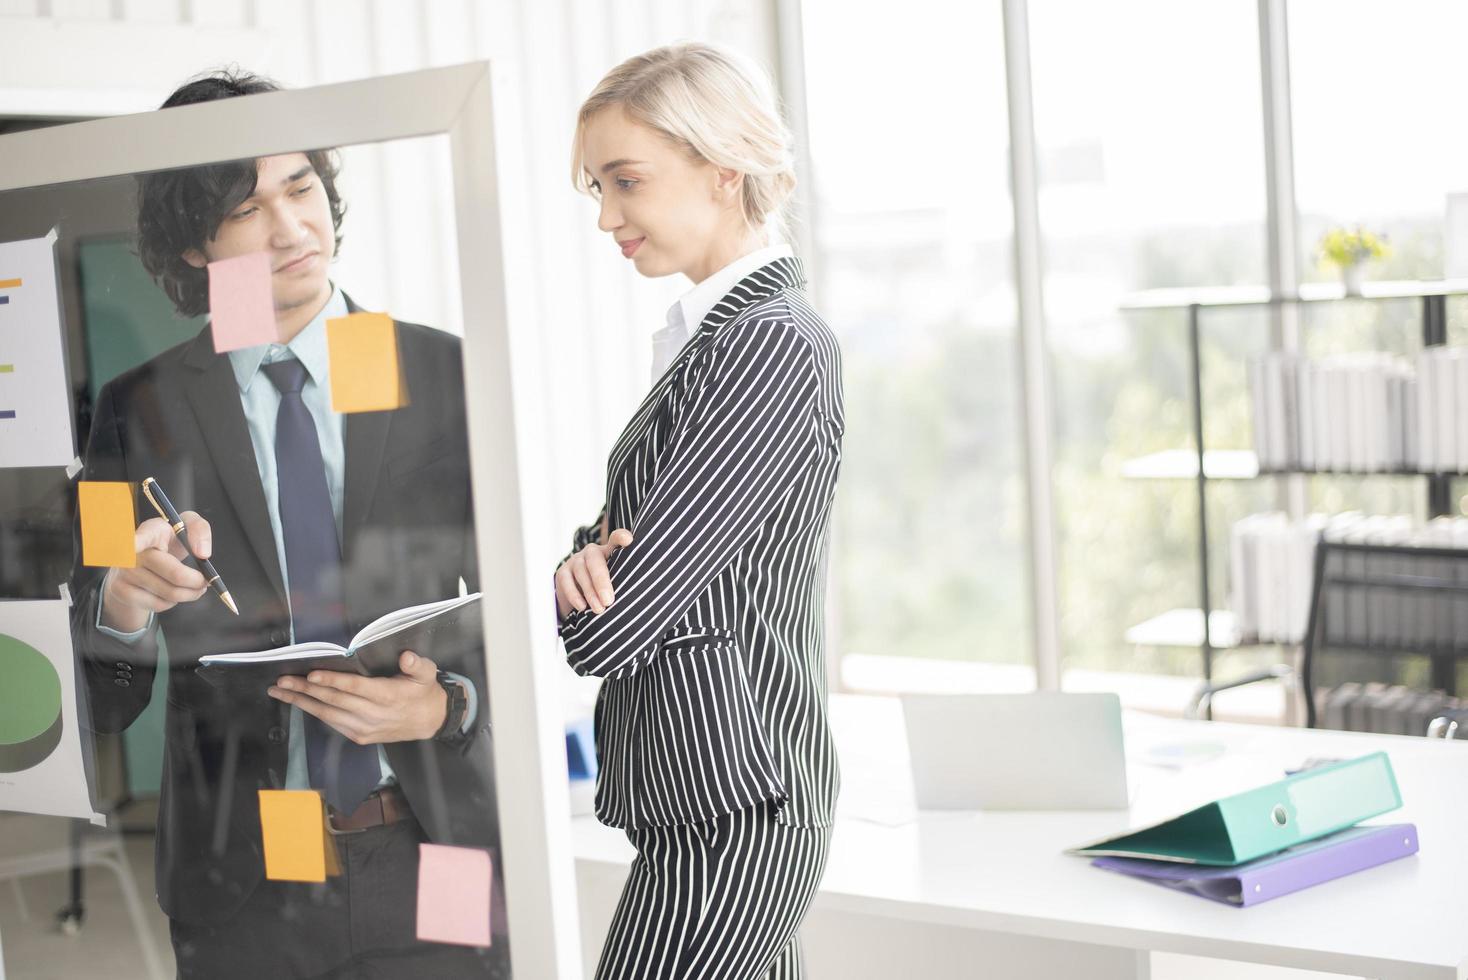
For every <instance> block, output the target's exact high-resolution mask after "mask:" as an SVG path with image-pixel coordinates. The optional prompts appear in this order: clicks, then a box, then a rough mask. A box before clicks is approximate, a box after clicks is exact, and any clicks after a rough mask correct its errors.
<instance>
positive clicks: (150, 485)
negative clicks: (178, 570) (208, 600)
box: [143, 476, 240, 616]
mask: <svg viewBox="0 0 1468 980" xmlns="http://www.w3.org/2000/svg"><path fill="white" fill-rule="evenodd" d="M143 496H145V497H147V498H148V503H150V504H152V505H153V509H154V510H156V511H157V512H158V516H159V517H161V518H163V519H164V520H165V521H167V522H168V526H169V527H171V528H173V534H174V537H176V538H178V542H179V544H181V545H183V547H184V559H183V563H184V564H185V565H187V566H189V567H190V568H192V569H194V570H195V571H197V572H199V573H200V574H202V575H203V576H204V577H205V578H207V579H208V580H209V587H210V588H211V589H213V590H214V592H215V594H216V595H218V596H219V601H220V602H223V603H224V604H225V605H226V606H228V607H229V611H230V612H232V613H234V614H235V615H236V616H238V615H239V614H240V610H239V607H238V606H236V605H235V604H234V599H233V598H232V597H231V596H230V594H229V589H228V588H227V587H226V586H225V584H224V579H222V578H220V577H219V573H218V572H216V571H215V570H214V564H213V563H212V562H210V561H209V559H207V558H195V557H194V549H193V548H190V547H189V533H188V531H187V530H185V529H184V522H183V518H182V517H179V516H178V511H176V510H174V509H173V503H172V502H171V501H170V500H169V499H168V494H166V493H164V492H163V488H162V487H160V486H159V485H158V481H157V480H155V479H153V478H152V477H151V476H150V477H148V478H147V479H146V480H144V481H143ZM201 562H202V563H203V564H202V567H200V563H201Z"/></svg>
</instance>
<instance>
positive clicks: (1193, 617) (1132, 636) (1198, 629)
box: [1126, 609, 1252, 650]
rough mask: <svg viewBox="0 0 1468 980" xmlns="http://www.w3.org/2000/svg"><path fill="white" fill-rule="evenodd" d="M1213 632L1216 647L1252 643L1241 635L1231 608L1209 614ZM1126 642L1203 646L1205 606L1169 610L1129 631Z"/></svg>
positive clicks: (1147, 644) (1134, 643)
mask: <svg viewBox="0 0 1468 980" xmlns="http://www.w3.org/2000/svg"><path fill="white" fill-rule="evenodd" d="M1208 625H1209V627H1210V632H1211V633H1212V634H1213V649H1215V650H1226V649H1229V648H1232V647H1239V646H1250V645H1252V644H1250V643H1246V642H1244V640H1243V638H1242V637H1240V636H1239V628H1238V622H1237V620H1236V619H1235V617H1234V614H1233V613H1232V612H1230V611H1228V610H1227V609H1215V610H1213V612H1211V613H1210V614H1209V615H1208ZM1126 641H1127V642H1128V643H1130V644H1132V645H1133V646H1141V647H1201V646H1202V645H1203V611H1202V610H1201V609H1169V610H1168V611H1167V612H1165V613H1163V614H1162V615H1160V616H1153V617H1152V618H1151V619H1149V620H1147V621H1146V622H1145V623H1138V624H1137V625H1136V626H1133V627H1132V628H1131V629H1129V630H1127V631H1126Z"/></svg>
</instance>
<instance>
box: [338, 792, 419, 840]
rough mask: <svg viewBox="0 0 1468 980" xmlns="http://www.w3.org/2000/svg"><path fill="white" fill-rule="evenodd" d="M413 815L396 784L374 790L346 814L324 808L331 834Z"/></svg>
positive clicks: (387, 822) (377, 825)
mask: <svg viewBox="0 0 1468 980" xmlns="http://www.w3.org/2000/svg"><path fill="white" fill-rule="evenodd" d="M412 816H413V809H412V808H411V807H410V806H408V798H407V797H406V796H404V795H403V791H402V790H401V789H399V788H398V787H396V786H384V787H382V788H381V789H377V790H374V791H373V792H372V793H371V794H370V795H369V796H368V797H367V799H365V800H363V801H362V805H361V806H359V807H357V809H355V810H353V811H352V812H351V813H348V814H341V813H338V812H337V811H336V810H335V809H334V808H332V807H327V808H326V826H327V829H329V830H330V831H331V832H332V833H333V834H355V833H360V832H361V831H364V830H370V829H371V828H373V827H385V826H387V825H388V824H395V823H397V822H398V821H399V820H407V819H409V818H410V817H412Z"/></svg>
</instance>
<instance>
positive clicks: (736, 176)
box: [714, 167, 744, 202]
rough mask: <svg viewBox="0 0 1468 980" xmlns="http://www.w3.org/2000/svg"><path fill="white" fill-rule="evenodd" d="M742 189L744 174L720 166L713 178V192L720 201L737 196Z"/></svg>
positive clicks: (726, 200)
mask: <svg viewBox="0 0 1468 980" xmlns="http://www.w3.org/2000/svg"><path fill="white" fill-rule="evenodd" d="M743 190H744V174H742V173H740V172H739V171H738V170H730V169H729V168H728V167H720V168H719V169H718V175H717V176H716V177H715V178H714V193H715V196H717V197H718V198H719V199H720V200H721V201H725V202H728V201H730V200H732V199H734V198H737V197H738V196H739V195H740V193H741V192H742V191H743Z"/></svg>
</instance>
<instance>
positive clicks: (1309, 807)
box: [1068, 752, 1402, 867]
mask: <svg viewBox="0 0 1468 980" xmlns="http://www.w3.org/2000/svg"><path fill="white" fill-rule="evenodd" d="M1401 805H1402V794H1401V792H1400V791H1399V790H1398V789H1397V778H1396V775H1395V774H1394V773H1393V772H1392V764H1391V760H1390V759H1388V758H1387V756H1386V753H1385V752H1373V753H1372V754H1371V755H1363V756H1361V757H1360V758H1359V759H1348V760H1346V761H1344V762H1337V763H1333V764H1331V765H1327V766H1319V767H1317V768H1313V769H1307V770H1305V771H1304V772H1299V773H1296V774H1295V775H1293V776H1290V777H1289V778H1288V779H1284V780H1281V781H1280V782H1277V783H1270V784H1269V785H1267V786H1260V787H1259V788H1258V789H1252V790H1249V791H1247V792H1244V793H1237V794H1235V795H1233V796H1226V797H1224V798H1223V799H1221V800H1217V801H1215V802H1213V803H1209V804H1206V805H1204V806H1200V807H1198V808H1197V809H1196V810H1189V811H1188V812H1187V813H1184V814H1183V815H1182V816H1179V817H1173V818H1172V819H1171V820H1164V821H1162V822H1161V823H1156V824H1152V825H1151V826H1148V827H1142V828H1140V829H1137V830H1129V831H1127V832H1126V833H1124V834H1119V835H1117V836H1114V837H1108V838H1106V839H1104V840H1099V841H1096V842H1095V843H1093V844H1085V845H1082V846H1080V847H1074V848H1071V849H1070V851H1069V852H1068V853H1071V854H1082V855H1086V856H1088V857H1098V856H1102V855H1111V856H1116V857H1137V858H1151V859H1152V860H1154V861H1176V862H1179V863H1182V864H1206V865H1214V866H1218V867H1227V866H1230V865H1235V864H1242V863H1244V862H1245V861H1252V860H1254V859H1255V858H1259V857H1263V856H1265V855H1267V854H1273V853H1275V852H1276V851H1282V850H1284V849H1285V848H1287V847H1293V846H1294V845H1296V844H1300V843H1303V842H1305V841H1310V840H1315V839H1316V838H1318V837H1324V836H1325V835H1326V834H1332V833H1335V832H1336V831H1338V830H1344V829H1345V828H1346V827H1350V826H1354V825H1355V824H1357V823H1359V822H1361V821H1362V820H1366V819H1369V818H1370V817H1375V816H1378V815H1379V814H1383V813H1386V812H1388V811H1390V810H1395V809H1396V808H1397V807H1399V806H1401Z"/></svg>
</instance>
